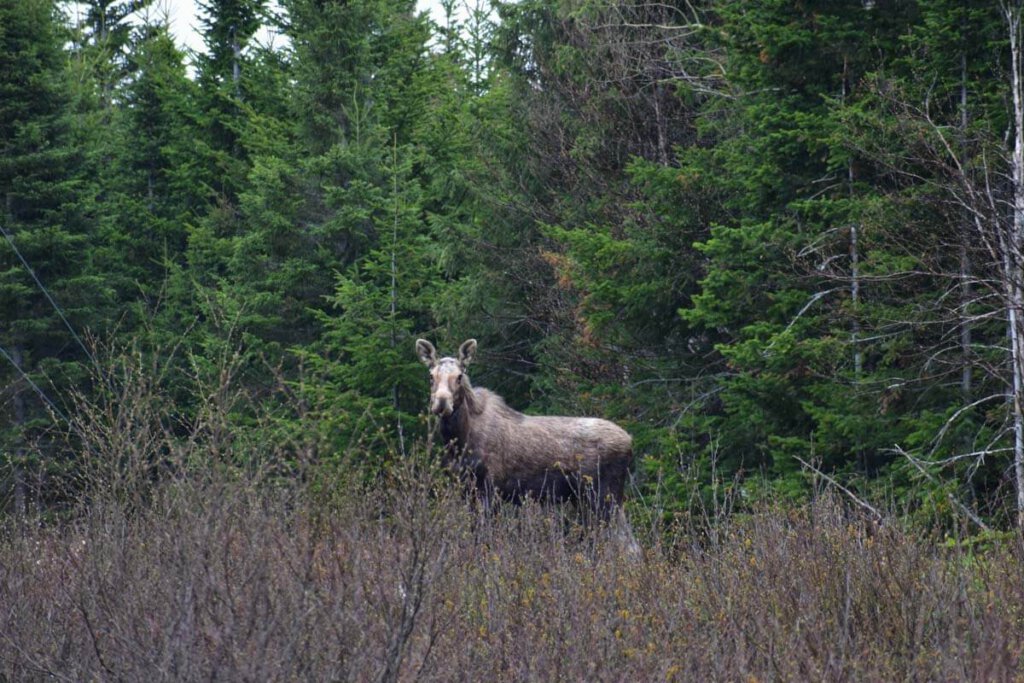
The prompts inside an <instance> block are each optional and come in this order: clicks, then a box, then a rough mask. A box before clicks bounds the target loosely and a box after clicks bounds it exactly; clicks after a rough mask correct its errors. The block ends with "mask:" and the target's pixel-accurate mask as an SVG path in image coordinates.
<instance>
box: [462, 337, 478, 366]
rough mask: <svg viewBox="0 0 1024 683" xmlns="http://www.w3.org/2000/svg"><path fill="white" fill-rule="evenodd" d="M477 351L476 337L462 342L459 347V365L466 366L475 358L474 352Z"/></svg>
mask: <svg viewBox="0 0 1024 683" xmlns="http://www.w3.org/2000/svg"><path fill="white" fill-rule="evenodd" d="M475 353H476V339H467V340H466V341H464V342H462V346H460V347H459V365H461V366H462V367H466V366H467V365H469V364H470V363H471V362H472V360H473V354H475Z"/></svg>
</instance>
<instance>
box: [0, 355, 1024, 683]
mask: <svg viewBox="0 0 1024 683" xmlns="http://www.w3.org/2000/svg"><path fill="white" fill-rule="evenodd" d="M140 368H141V365H140V364H139V363H138V362H137V361H133V362H128V361H126V364H125V365H124V367H123V368H122V370H121V373H122V374H121V375H112V374H111V373H106V377H105V378H104V381H107V382H109V383H111V384H110V386H112V387H114V388H115V389H116V391H112V392H111V394H110V396H111V398H110V399H109V400H107V399H104V400H105V401H106V402H103V401H100V402H98V403H94V404H90V405H83V406H81V410H80V411H79V413H78V415H79V417H80V418H81V417H82V416H86V417H87V419H82V421H81V422H80V423H79V429H80V430H82V431H83V432H85V435H84V436H83V437H82V441H81V442H82V443H83V444H85V446H86V447H87V448H89V449H90V451H89V455H88V456H86V457H92V458H98V459H100V458H109V459H112V460H111V461H110V462H107V463H106V464H104V462H102V461H100V460H97V461H96V462H95V463H94V464H93V466H94V467H95V469H93V470H88V472H90V474H89V477H91V479H90V481H92V482H94V484H90V486H89V487H88V489H87V490H88V491H89V492H90V495H89V500H88V501H87V504H83V505H81V506H79V507H78V508H77V509H76V510H75V511H74V512H73V513H69V514H68V515H66V516H63V517H60V518H59V519H58V520H56V521H54V520H50V521H49V522H48V523H45V524H44V523H41V522H40V521H38V520H33V519H31V518H24V517H22V518H11V519H8V520H7V521H6V522H5V523H3V524H2V525H0V680H33V679H35V680H41V679H54V680H73V681H78V680H213V679H219V680H268V681H273V680H355V681H364V680H365V681H369V680H379V681H404V680H439V681H450V680H453V679H455V680H467V681H477V680H614V681H619V680H630V679H633V680H645V681H646V680H730V681H731V680H766V679H767V680H871V681H875V680H979V681H989V680H1005V679H1009V678H1012V677H1013V676H1014V675H1016V674H1017V673H1018V672H1019V671H1020V668H1021V664H1022V663H1021V652H1024V629H1022V628H1021V612H1020V607H1019V606H1020V605H1021V604H1024V548H1022V546H1021V542H1020V540H1019V538H1018V537H1016V536H1015V537H1013V538H1002V539H1001V538H992V539H989V540H987V541H986V542H985V544H981V545H979V544H977V543H976V544H975V545H974V546H969V545H968V544H966V543H964V542H959V541H957V542H954V541H947V540H942V541H939V540H937V539H935V538H931V537H929V536H928V535H927V534H924V533H923V532H920V531H913V530H908V529H904V528H902V527H901V526H900V525H899V524H898V522H896V521H895V520H894V519H884V520H882V522H881V523H878V520H876V519H872V520H871V523H867V522H866V521H865V519H864V518H863V517H861V516H860V515H861V511H860V510H859V509H858V508H857V507H855V506H852V505H850V504H849V503H848V502H847V501H846V500H845V499H843V498H840V497H838V496H833V495H831V494H830V493H829V491H828V489H825V490H823V491H821V492H820V493H819V495H818V496H817V499H816V500H815V502H814V503H812V504H810V505H807V506H805V507H803V508H799V509H791V508H784V507H781V506H778V507H776V506H771V505H766V506H764V507H762V508H760V509H759V511H758V512H757V513H756V514H745V515H742V516H741V515H738V514H731V515H730V514H727V512H723V510H724V511H727V510H728V508H729V506H728V504H727V503H728V501H726V504H724V505H723V506H721V510H720V509H719V508H720V506H719V505H718V503H717V499H716V502H715V505H714V507H713V508H706V507H704V508H699V509H695V510H694V511H693V512H692V514H691V515H690V517H689V519H691V520H693V522H692V523H693V526H692V527H687V526H682V527H680V528H679V529H677V530H676V531H671V530H668V529H665V528H664V527H655V526H654V522H653V521H652V522H651V523H650V526H649V528H641V529H638V531H639V535H640V537H641V538H643V539H645V544H644V545H645V548H644V550H643V553H642V555H641V556H640V557H637V556H635V555H631V554H626V553H623V552H622V550H621V546H619V545H618V544H616V543H614V542H613V540H612V539H611V538H609V534H610V533H611V530H609V529H601V528H596V529H595V528H588V527H586V526H583V525H580V524H579V523H578V520H574V519H572V518H571V517H567V516H565V515H563V514H562V512H561V511H558V510H554V509H551V508H545V507H543V506H540V505H536V504H527V505H524V506H522V507H511V506H506V507H502V508H500V509H499V510H498V511H497V513H496V514H495V515H493V516H483V515H482V514H481V513H480V512H479V511H476V510H474V508H473V507H472V506H471V505H469V504H467V501H466V500H465V499H464V497H463V495H462V491H461V489H460V488H459V487H458V486H457V485H456V484H454V483H453V482H451V481H450V480H449V479H446V478H445V477H444V476H443V475H442V474H440V473H439V472H438V471H437V469H436V467H432V466H431V463H430V462H429V458H428V456H427V454H425V453H424V452H423V450H422V449H410V453H411V456H410V457H409V458H407V459H405V460H403V461H401V462H399V463H398V464H397V466H395V467H393V468H390V469H388V470H387V475H386V476H385V478H383V479H379V480H377V481H376V482H375V484H374V485H368V481H367V479H366V478H365V477H360V476H357V475H356V473H355V472H353V471H352V470H351V469H348V468H346V467H344V466H335V467H333V468H328V467H326V466H325V465H324V463H322V462H321V463H319V464H318V463H315V462H308V463H307V466H306V468H305V469H304V470H303V476H301V477H296V476H280V474H281V473H280V472H279V471H276V470H273V468H271V471H272V472H274V474H273V476H268V475H267V469H266V468H264V467H250V466H247V465H245V463H246V462H249V461H250V460H256V461H258V462H270V461H273V460H274V459H275V458H283V459H287V458H288V457H289V454H288V452H287V451H286V449H287V443H286V444H285V445H283V446H282V445H280V444H278V445H274V444H273V443H267V442H265V441H264V442H261V440H260V438H259V436H260V433H261V432H260V430H261V429H262V427H261V424H262V423H261V422H260V420H261V419H262V418H259V416H257V417H256V419H255V421H254V422H252V424H254V425H255V426H252V427H249V429H250V430H251V432H250V433H248V434H247V433H246V432H245V430H243V429H239V428H236V427H235V426H232V425H229V424H228V422H227V418H226V417H224V416H226V415H227V414H228V412H229V410H228V406H230V405H232V404H231V401H232V400H233V399H232V398H231V396H230V394H229V393H226V392H220V394H219V395H215V394H217V392H213V393H210V394H209V396H208V397H209V399H210V400H211V401H215V402H216V401H221V402H222V403H221V407H220V408H217V407H216V406H214V407H211V408H209V409H208V410H206V412H200V417H199V418H196V419H195V421H194V422H192V423H190V425H189V426H188V429H182V428H180V427H181V426H180V425H175V424H174V423H173V421H169V418H168V413H167V412H166V408H165V407H163V406H164V405H165V402H161V401H160V400H159V395H158V386H159V385H158V384H154V383H152V382H150V381H149V380H148V379H147V371H146V370H144V369H140ZM220 386H222V387H223V386H230V382H228V383H227V384H226V385H220ZM218 391H219V389H218ZM154 393H156V396H155V397H154ZM133 402H134V403H133ZM299 417H300V418H301V416H299ZM229 427H230V428H229ZM218 430H221V431H218ZM281 449H285V450H281ZM310 452H312V451H310ZM253 453H255V455H253V456H252V458H249V457H247V454H253ZM292 456H294V454H292ZM160 462H170V463H171V466H169V467H167V471H168V472H169V476H162V475H161V474H160V467H161V465H159V463H160ZM104 467H107V468H108V469H104ZM644 517H645V515H635V516H634V519H635V520H636V519H643V518H644ZM647 517H649V518H651V519H652V520H657V518H658V515H656V514H649V515H647ZM709 530H710V532H709Z"/></svg>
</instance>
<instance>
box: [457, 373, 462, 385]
mask: <svg viewBox="0 0 1024 683" xmlns="http://www.w3.org/2000/svg"><path fill="white" fill-rule="evenodd" d="M455 383H456V384H458V385H459V386H461V385H462V375H459V376H458V377H456V378H455Z"/></svg>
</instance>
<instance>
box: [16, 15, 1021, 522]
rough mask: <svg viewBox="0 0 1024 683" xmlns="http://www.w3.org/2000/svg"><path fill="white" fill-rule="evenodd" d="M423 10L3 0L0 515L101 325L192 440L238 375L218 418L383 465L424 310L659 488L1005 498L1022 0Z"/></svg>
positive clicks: (484, 376) (1014, 484)
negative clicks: (192, 430)
mask: <svg viewBox="0 0 1024 683" xmlns="http://www.w3.org/2000/svg"><path fill="white" fill-rule="evenodd" d="M441 4H442V6H443V9H444V12H445V17H446V18H445V21H444V22H442V23H443V24H444V25H441V26H438V25H435V24H434V23H433V22H431V21H430V20H429V19H428V17H427V16H426V15H425V14H423V13H420V12H418V11H417V7H416V5H415V3H414V2H412V0H403V1H401V2H392V1H385V0H350V1H348V2H333V1H326V2H325V1H321V0H285V1H284V2H282V3H281V6H280V8H279V10H280V11H277V10H276V9H275V10H274V11H271V9H270V7H269V6H268V4H267V3H266V2H264V1H263V0H210V1H209V2H208V3H205V4H204V5H203V21H202V30H203V31H204V36H205V43H206V51H205V52H204V53H202V54H198V55H192V56H188V55H186V54H184V53H183V52H182V51H181V49H180V48H179V47H177V46H176V45H175V44H174V41H173V39H172V38H171V36H170V34H169V33H168V29H167V27H166V26H165V25H163V24H161V23H160V21H159V20H157V19H153V18H152V15H151V14H146V13H145V12H144V9H145V3H142V4H140V3H111V2H109V1H108V0H93V1H92V2H89V3H85V4H84V5H83V7H85V11H84V12H81V13H78V16H79V17H80V21H81V23H80V24H77V25H75V24H73V23H72V22H71V20H70V19H69V17H68V16H65V15H64V14H62V13H61V6H60V5H54V4H51V3H49V2H46V1H45V0H0V202H2V205H0V220H2V224H0V227H2V228H3V230H4V233H5V240H4V242H3V243H2V244H0V320H2V321H3V324H2V326H0V347H2V349H3V352H4V355H5V359H4V360H3V362H2V363H0V386H2V390H0V397H2V398H0V410H2V413H0V451H2V453H3V458H2V462H0V468H2V474H3V482H4V484H3V487H2V494H3V496H4V501H5V504H6V506H7V507H8V508H9V509H12V510H23V509H24V508H25V507H26V506H27V505H29V504H33V505H43V506H45V505H47V504H50V503H52V502H54V501H55V500H56V498H55V495H56V494H55V493H54V491H55V490H56V487H55V485H54V481H56V480H60V479H62V478H63V477H64V476H65V475H66V474H67V473H73V472H74V471H75V468H76V457H75V455H74V454H75V452H76V450H75V449H76V447H77V446H76V438H77V437H76V435H75V433H74V430H71V431H70V432H69V430H68V428H67V420H69V419H70V418H69V414H71V413H73V412H74V411H75V406H76V405H80V402H81V401H82V400H83V399H84V400H87V399H88V398H89V397H91V396H97V395H101V394H102V393H103V392H104V391H109V390H110V386H109V385H110V384H111V381H108V378H106V377H105V375H104V371H103V370H100V369H98V368H97V367H95V365H94V361H93V359H92V358H91V356H92V354H93V350H92V349H91V348H90V344H91V343H93V342H90V341H89V340H90V339H91V340H99V341H100V344H99V345H100V346H104V347H109V348H121V349H124V348H130V347H133V346H134V348H136V349H138V350H139V351H138V352H139V353H141V354H143V355H145V354H152V355H155V356H158V357H160V358H161V359H163V360H164V361H166V362H161V363H160V364H159V367H160V368H162V370H161V373H160V377H159V382H161V383H163V385H164V386H163V391H164V392H165V395H166V396H167V400H169V401H172V402H173V403H174V408H175V414H176V415H177V417H176V423H175V424H174V425H172V426H170V427H169V428H170V429H175V430H178V431H179V432H180V433H181V435H182V438H187V435H188V433H189V429H188V425H189V424H191V423H192V421H193V420H194V419H196V417H197V416H198V415H199V414H200V413H202V412H203V411H206V410H210V407H209V404H210V402H211V401H213V402H214V403H216V401H217V400H219V399H218V396H216V395H214V394H210V395H202V392H201V391H197V390H196V387H203V386H215V385H216V384H217V376H216V375H217V373H223V372H225V369H224V368H225V367H230V369H231V373H232V381H233V382H235V383H236V385H237V386H241V387H243V388H244V391H245V393H246V394H247V397H248V398H249V399H251V400H247V401H245V402H244V403H238V404H225V405H223V406H221V407H220V408H219V409H223V410H224V411H225V414H226V415H227V416H228V418H229V419H228V424H229V425H230V427H229V429H237V430H239V432H240V433H241V432H242V431H253V430H257V431H259V430H262V431H260V433H261V434H262V436H263V438H266V439H268V440H275V439H278V440H285V441H287V442H288V443H293V444H301V445H302V447H301V448H297V449H296V456H295V457H296V462H293V463H287V466H288V467H298V466H299V465H301V464H303V463H300V462H299V461H300V460H303V459H305V460H309V459H313V460H317V461H328V462H329V461H330V460H332V459H333V458H336V457H338V456H339V454H341V453H350V452H352V449H353V448H354V447H356V446H358V447H359V450H358V452H359V453H360V454H361V455H360V460H361V462H363V463H364V464H365V465H366V476H376V475H375V473H378V472H379V471H380V468H382V467H385V466H386V465H387V463H388V462H389V461H390V460H391V459H393V458H395V457H401V456H402V454H403V453H404V452H405V450H406V448H407V446H408V444H409V443H410V442H411V441H413V440H419V439H423V438H424V436H425V433H426V432H425V429H426V428H425V426H424V425H425V422H424V420H423V419H422V418H423V415H422V414H423V413H424V408H425V405H424V404H425V395H426V379H425V377H424V376H423V373H422V369H421V368H420V367H419V365H418V362H417V361H416V358H415V355H414V353H413V345H412V342H413V340H414V339H415V338H417V337H419V336H425V337H429V338H431V339H433V340H434V341H435V342H437V343H438V345H439V346H440V347H443V348H444V349H451V348H454V345H455V344H456V343H458V342H459V341H461V340H462V339H464V338H467V337H476V338H477V339H478V340H479V343H480V349H481V361H482V362H481V363H480V365H479V366H478V367H477V368H474V370H475V372H474V380H475V382H476V383H477V384H479V385H484V386H488V387H490V388H493V389H495V390H497V391H499V392H500V393H502V394H504V395H505V396H506V397H507V398H508V400H509V402H510V403H511V404H513V405H515V406H516V407H518V408H523V409H526V410H527V411H529V412H559V413H566V414H588V415H601V416H604V417H607V418H609V419H613V420H616V421H617V422H619V423H621V424H622V425H623V426H624V427H626V428H627V429H628V430H629V431H630V432H631V433H632V434H633V435H634V437H635V443H636V449H637V456H638V467H637V475H638V476H637V484H638V486H639V491H640V492H641V493H642V494H643V495H645V496H648V497H649V500H656V501H657V502H658V504H657V505H656V506H655V507H654V508H652V509H657V510H659V511H664V512H665V514H667V515H671V514H673V513H674V512H675V511H676V510H679V509H682V508H683V507H685V506H686V505H688V504H689V503H690V502H692V500H693V499H694V497H701V496H707V495H710V494H711V491H712V490H717V489H719V488H720V487H723V486H724V487H729V488H732V489H734V490H735V492H736V494H737V496H736V500H739V501H741V502H742V501H747V502H750V503H753V502H754V501H755V500H757V499H759V498H761V497H764V496H773V497H782V498H792V499H800V498H801V497H804V496H806V495H807V493H808V492H809V491H810V489H811V487H812V486H813V482H814V481H815V479H816V477H827V478H830V479H831V480H833V481H835V482H838V483H841V484H842V486H843V487H844V489H845V490H846V491H847V492H848V493H849V494H850V495H852V496H856V497H857V498H858V500H861V501H862V502H865V505H869V504H870V503H869V501H880V500H886V501H889V502H893V501H896V502H897V504H898V505H899V506H900V509H901V510H905V511H906V512H907V513H908V514H909V515H918V516H922V517H924V518H928V519H935V518H936V517H938V518H939V519H941V520H943V521H944V522H950V523H952V521H953V520H962V519H969V520H971V521H970V522H969V524H971V525H979V526H985V525H1009V524H1012V523H1013V521H1014V516H1015V515H1016V514H1018V506H1019V504H1018V502H1017V501H1018V496H1019V493H1020V486H1021V483H1022V482H1021V474H1024V469H1022V468H1024V462H1022V458H1024V418H1022V417H1021V414H1022V408H1021V403H1022V401H1021V399H1022V398H1024V386H1022V382H1021V381H1019V380H1022V379H1024V370H1022V368H1024V342H1021V341H1019V340H1020V339H1022V338H1024V324H1022V323H1021V320H1022V318H1024V315H1022V314H1024V311H1021V310H1020V308H1021V304H1022V302H1024V296H1022V292H1024V283H1022V282H1021V277H1020V276H1021V273H1022V272H1024V235H1022V234H1021V232H1022V230H1024V180H1022V178H1024V168H1021V163H1020V162H1021V159H1020V158H1019V153H1020V151H1019V150H1018V151H1017V152H1018V156H1015V142H1016V141H1019V140H1020V139H1022V137H1024V131H1021V130H1020V127H1021V118H1020V117H1019V116H1016V115H1015V114H1016V110H1015V108H1014V103H1015V97H1018V98H1019V96H1020V95H1021V87H1022V86H1021V85H1020V79H1019V78H1018V79H1016V80H1015V76H1019V74H1020V73H1021V70H1022V68H1024V67H1022V64H1021V63H1020V62H1021V56H1020V42H1021V38H1022V36H1021V26H1020V12H1021V8H1020V6H1019V4H1018V3H1016V2H1010V1H1009V0H1006V1H1004V2H1003V3H1002V4H999V3H991V2H988V3H974V2H970V1H967V0H943V1H941V2H927V3H924V2H913V1H911V0H871V1H868V0H864V1H863V2H861V1H857V2H852V1H851V2H841V3H836V2H824V1H806V2H788V1H783V0H756V1H754V2H751V1H748V0H703V1H702V2H697V3H694V2H666V3H650V4H648V3H635V2H624V1H620V0H607V1H606V0H601V1H599V2H598V1H592V0H572V1H568V0H521V1H519V2H496V3H494V5H493V6H488V5H484V4H482V3H476V4H474V5H473V6H472V7H469V6H467V7H461V6H460V5H459V4H458V3H454V2H446V3H444V2H443V3H441ZM133 13H134V14H133ZM140 14H146V17H144V18H141V19H140V18H139V17H140ZM132 17H134V19H133V18H132ZM261 25H266V26H270V27H272V28H273V29H274V30H276V31H277V32H279V33H280V34H281V36H283V39H281V40H279V41H275V45H272V46H268V45H262V44H260V43H259V42H258V41H257V40H256V39H255V36H256V35H257V34H258V29H259V28H260V26H261ZM189 60H191V64H192V70H191V71H190V70H188V69H187V68H186V66H187V64H188V62H189ZM1018 331H1019V332H1020V334H1018ZM224 359H228V361H229V362H227V365H225V363H224V362H220V361H223V360H224ZM154 367H155V366H154ZM284 397H287V398H284ZM243 405H244V407H242V406H243ZM268 416H269V419H267V417H268ZM72 421H73V420H72ZM66 432H67V433H70V434H71V438H70V442H69V443H66V440H63V439H60V438H57V437H59V436H60V435H62V434H64V433H66ZM28 444H36V445H37V447H34V448H31V449H30V448H28V447H27V445H28ZM30 453H32V454H34V455H31V456H30V455H29V454H30ZM1015 465H1016V466H1017V467H1016V469H1015ZM62 490H66V487H65V488H62Z"/></svg>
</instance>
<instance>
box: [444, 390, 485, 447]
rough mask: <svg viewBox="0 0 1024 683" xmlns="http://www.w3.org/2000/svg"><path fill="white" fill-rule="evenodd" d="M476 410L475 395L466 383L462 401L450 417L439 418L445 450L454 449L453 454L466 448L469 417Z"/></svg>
mask: <svg viewBox="0 0 1024 683" xmlns="http://www.w3.org/2000/svg"><path fill="white" fill-rule="evenodd" d="M476 408H477V405H476V395H475V393H474V392H473V387H471V386H469V383H468V382H467V383H466V386H465V387H463V396H462V401H460V402H459V405H458V406H457V407H456V408H455V410H453V411H452V412H451V414H450V415H445V416H444V417H442V418H441V439H442V440H443V442H444V444H445V448H451V449H454V450H453V453H457V452H459V451H461V450H462V449H464V448H465V447H466V445H467V443H468V440H469V422H470V416H471V415H472V414H473V413H474V412H475V410H476Z"/></svg>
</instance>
